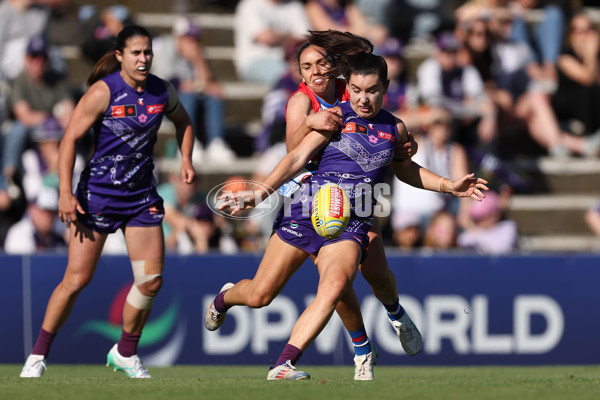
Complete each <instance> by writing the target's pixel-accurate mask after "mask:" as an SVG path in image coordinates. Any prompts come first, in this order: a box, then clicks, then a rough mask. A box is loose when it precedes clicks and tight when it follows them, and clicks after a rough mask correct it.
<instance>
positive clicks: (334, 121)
mask: <svg viewBox="0 0 600 400" xmlns="http://www.w3.org/2000/svg"><path fill="white" fill-rule="evenodd" d="M305 121H306V125H307V126H308V127H310V128H311V129H312V130H313V131H337V130H338V129H339V127H340V126H341V125H342V115H341V110H340V108H339V107H337V106H336V107H331V108H327V109H325V110H321V111H319V112H317V113H314V114H310V115H308V116H307V117H306V120H305Z"/></svg>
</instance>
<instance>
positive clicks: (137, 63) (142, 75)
mask: <svg viewBox="0 0 600 400" xmlns="http://www.w3.org/2000/svg"><path fill="white" fill-rule="evenodd" d="M116 56H117V60H119V62H120V63H121V76H122V77H123V79H124V80H125V82H127V84H129V85H130V86H132V87H135V86H136V85H137V84H139V83H141V82H144V81H145V80H146V78H147V77H148V74H149V73H150V67H151V66H152V58H153V57H154V53H153V52H152V42H151V41H150V38H149V37H145V36H134V37H132V38H129V39H128V40H127V42H125V48H124V49H123V52H120V51H119V50H117V51H116Z"/></svg>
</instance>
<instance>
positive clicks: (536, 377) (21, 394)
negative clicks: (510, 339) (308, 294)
mask: <svg viewBox="0 0 600 400" xmlns="http://www.w3.org/2000/svg"><path fill="white" fill-rule="evenodd" d="M303 369H304V370H306V371H308V372H310V374H311V376H312V379H311V380H310V381H299V382H267V381H266V372H267V369H266V367H254V366H252V367H246V366H176V367H170V368H149V371H150V373H151V374H152V376H153V379H151V380H132V379H129V378H126V377H125V375H124V374H122V373H113V372H112V370H109V369H108V368H106V367H103V366H96V365H94V366H90V365H50V366H49V368H48V371H47V372H46V374H45V375H44V377H43V378H42V379H20V378H19V377H18V375H19V372H20V370H21V365H14V364H13V365H7V364H3V365H0V399H2V400H4V399H7V400H8V399H43V400H52V399H57V400H58V399H60V400H75V399H77V400H81V399H85V400H88V399H131V400H134V399H142V400H167V399H196V400H197V399H211V400H220V399H243V400H264V399H274V398H278V399H284V400H292V399H310V400H321V399H326V400H334V399H344V400H348V399H364V400H371V399H376V400H387V399H398V400H401V399H418V400H425V399H444V400H453V399H456V400H458V399H460V400H465V399H476V400H480V399H511V400H524V399H540V400H541V399H543V400H565V399H574V400H575V399H577V400H584V399H594V400H597V399H599V398H600V366H548V367H412V368H411V367H376V369H375V377H376V380H375V381H374V382H354V381H353V380H352V377H353V369H352V367H350V366H348V367H307V366H303Z"/></svg>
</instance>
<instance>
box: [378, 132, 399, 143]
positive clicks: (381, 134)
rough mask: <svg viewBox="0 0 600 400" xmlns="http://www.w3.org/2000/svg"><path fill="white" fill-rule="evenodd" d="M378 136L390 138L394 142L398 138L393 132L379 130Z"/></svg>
mask: <svg viewBox="0 0 600 400" xmlns="http://www.w3.org/2000/svg"><path fill="white" fill-rule="evenodd" d="M377 136H379V137H380V138H382V139H385V140H389V141H390V142H392V143H393V142H395V141H396V138H395V137H394V135H392V134H391V133H387V132H381V131H377Z"/></svg>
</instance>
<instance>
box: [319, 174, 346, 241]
mask: <svg viewBox="0 0 600 400" xmlns="http://www.w3.org/2000/svg"><path fill="white" fill-rule="evenodd" d="M350 208H351V207H350V198H348V195H347V194H346V192H345V191H344V189H342V187H341V186H339V185H336V184H335V183H327V184H325V185H323V186H321V187H320V188H319V190H318V191H317V193H316V194H315V195H314V197H313V202H312V214H311V217H310V219H311V221H312V224H313V227H314V228H315V231H316V232H317V233H318V234H319V235H320V236H323V237H324V238H327V239H335V238H336V237H338V236H339V235H340V233H342V232H343V231H344V229H346V226H347V225H348V221H350Z"/></svg>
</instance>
